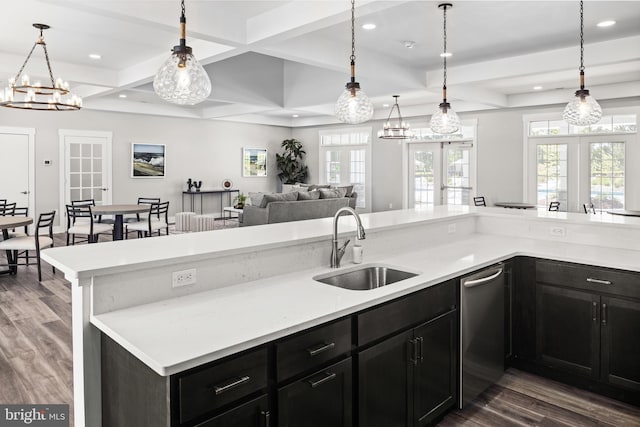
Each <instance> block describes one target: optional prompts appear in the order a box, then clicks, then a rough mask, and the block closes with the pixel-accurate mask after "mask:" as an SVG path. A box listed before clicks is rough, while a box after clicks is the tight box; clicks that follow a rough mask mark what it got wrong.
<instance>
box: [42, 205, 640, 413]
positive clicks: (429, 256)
mask: <svg viewBox="0 0 640 427" xmlns="http://www.w3.org/2000/svg"><path fill="white" fill-rule="evenodd" d="M362 218H363V224H364V227H365V229H366V231H367V239H366V240H364V241H362V242H361V243H362V244H363V246H364V250H365V257H364V259H365V262H367V263H372V262H375V263H384V264H386V265H392V266H397V267H400V268H403V269H411V270H413V271H416V272H418V273H419V274H418V275H417V276H416V277H414V278H411V279H408V280H405V281H402V282H398V283H396V284H393V285H390V286H387V287H383V288H379V289H375V290H371V291H349V290H344V289H340V288H336V287H332V286H328V285H325V284H321V283H318V282H316V281H314V280H313V279H312V277H314V276H315V275H317V274H322V273H326V272H327V271H328V270H329V269H328V263H329V254H330V249H331V244H330V231H331V223H332V221H331V219H320V220H311V221H300V222H296V223H285V224H272V225H265V226H260V227H252V228H251V229H233V230H221V231H215V232H203V233H195V234H188V235H177V236H168V237H162V238H153V239H140V240H133V241H129V242H113V243H103V244H100V245H93V246H90V247H89V246H84V247H69V248H56V249H52V250H49V251H47V252H46V253H43V258H45V259H46V260H47V262H50V263H51V264H52V265H54V266H56V267H58V268H60V269H61V270H62V271H64V273H65V275H66V277H67V279H69V280H70V281H71V282H72V287H73V289H72V295H73V334H74V349H76V351H74V392H75V402H76V420H78V421H77V422H78V425H81V424H80V423H81V421H80V420H85V423H86V425H92V426H93V425H100V414H101V409H100V331H102V332H104V333H105V334H106V335H107V336H108V337H109V338H110V339H112V340H113V341H114V342H116V343H117V344H119V345H120V346H122V347H123V348H124V349H126V350H127V351H128V352H130V353H131V354H133V355H134V356H135V357H136V358H137V359H139V360H140V361H142V362H143V363H144V364H145V365H146V366H148V367H149V368H151V369H152V370H153V371H155V372H156V373H157V374H158V375H160V376H167V375H172V374H175V373H177V372H181V371H184V370H187V369H190V368H193V367H196V366H200V365H202V364H205V363H208V362H211V361H215V360H218V359H220V358H223V357H226V356H229V355H231V354H235V353H238V352H242V351H244V350H247V349H250V348H252V347H255V346H258V345H261V344H263V343H267V342H269V341H272V340H275V339H278V338H281V337H285V336H287V335H290V334H293V333H296V332H299V331H302V330H306V329H309V328H312V327H314V326H317V325H320V324H323V323H326V322H329V321H332V320H334V319H339V318H341V317H343V316H345V315H348V314H351V313H355V312H358V311H361V310H365V309H367V308H370V307H373V306H376V305H379V304H382V303H385V302H387V301H390V300H393V299H396V298H398V297H402V296H404V295H408V294H411V293H414V292H416V291H419V290H421V289H426V288H428V287H430V286H433V285H436V284H439V283H442V282H443V281H446V280H448V279H450V278H454V277H458V276H460V275H461V274H465V273H467V272H471V271H474V270H477V269H479V268H482V267H484V266H487V265H491V264H493V263H495V262H498V261H501V260H505V259H509V258H511V257H513V256H518V255H525V256H532V257H539V258H547V259H555V260H561V261H569V262H578V263H583V264H591V265H598V266H603V267H611V268H618V269H623V270H630V271H640V243H639V242H640V220H638V219H637V218H625V217H613V216H600V215H596V216H592V215H589V216H585V215H580V214H568V213H556V212H546V211H545V212H536V211H517V212H516V211H514V212H505V210H503V209H494V208H483V209H481V210H477V209H475V208H467V207H457V208H456V207H449V208H447V207H440V208H436V209H433V210H426V211H413V210H403V211H391V212H382V213H376V214H367V215H363V216H362ZM341 227H342V228H341V231H343V233H342V236H343V237H345V236H347V237H351V235H352V234H353V233H354V230H355V223H354V222H353V221H351V219H350V218H344V219H341ZM211 233H214V234H211ZM343 265H344V266H345V268H349V265H350V263H349V259H348V257H345V259H344V260H343ZM192 268H195V269H196V271H197V275H196V277H197V283H196V284H195V285H189V286H183V287H178V288H174V287H172V273H173V272H175V271H184V270H187V269H192ZM79 349H82V351H80V350H79Z"/></svg>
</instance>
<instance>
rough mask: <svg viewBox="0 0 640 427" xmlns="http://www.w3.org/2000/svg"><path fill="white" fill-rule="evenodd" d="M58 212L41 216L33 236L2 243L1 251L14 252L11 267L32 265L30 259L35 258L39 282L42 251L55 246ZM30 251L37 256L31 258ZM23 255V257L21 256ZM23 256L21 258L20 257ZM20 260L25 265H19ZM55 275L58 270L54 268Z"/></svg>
mask: <svg viewBox="0 0 640 427" xmlns="http://www.w3.org/2000/svg"><path fill="white" fill-rule="evenodd" d="M55 216H56V211H51V212H46V213H42V214H40V216H39V217H38V223H37V225H36V229H35V232H34V233H33V236H21V237H14V238H12V239H7V240H4V241H2V242H0V250H4V251H13V252H14V256H13V259H14V263H13V264H11V265H15V266H18V265H30V264H29V259H32V258H35V259H36V264H38V281H39V282H41V281H42V269H41V266H40V251H41V250H42V249H46V248H49V247H52V246H53V220H54V218H55ZM44 229H46V230H47V231H46V233H45V234H41V233H40V230H44ZM29 251H35V253H36V254H35V256H29ZM21 254H22V255H21ZM19 255H21V256H19ZM19 259H25V264H19V262H18V260H19ZM52 268H53V273H54V274H55V272H56V269H55V267H53V266H52Z"/></svg>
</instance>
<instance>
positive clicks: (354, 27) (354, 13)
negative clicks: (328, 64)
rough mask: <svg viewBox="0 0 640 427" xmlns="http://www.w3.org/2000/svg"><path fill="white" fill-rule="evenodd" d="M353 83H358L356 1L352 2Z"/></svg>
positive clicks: (352, 0)
mask: <svg viewBox="0 0 640 427" xmlns="http://www.w3.org/2000/svg"><path fill="white" fill-rule="evenodd" d="M349 59H351V82H355V81H356V70H355V67H356V1H355V0H351V57H350V58H349Z"/></svg>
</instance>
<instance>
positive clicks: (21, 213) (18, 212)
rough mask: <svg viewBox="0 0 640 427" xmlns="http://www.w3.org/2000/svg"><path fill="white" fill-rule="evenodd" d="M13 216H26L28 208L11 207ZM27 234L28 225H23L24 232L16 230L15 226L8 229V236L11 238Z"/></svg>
mask: <svg viewBox="0 0 640 427" xmlns="http://www.w3.org/2000/svg"><path fill="white" fill-rule="evenodd" d="M13 216H24V217H27V216H29V208H28V207H25V208H14V209H13ZM28 235H29V226H28V225H25V226H24V232H21V231H16V229H15V228H14V229H13V230H9V238H11V237H23V236H28Z"/></svg>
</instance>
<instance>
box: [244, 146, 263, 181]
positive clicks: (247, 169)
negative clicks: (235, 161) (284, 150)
mask: <svg viewBox="0 0 640 427" xmlns="http://www.w3.org/2000/svg"><path fill="white" fill-rule="evenodd" d="M242 176H267V149H266V148H244V149H243V150H242Z"/></svg>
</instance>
